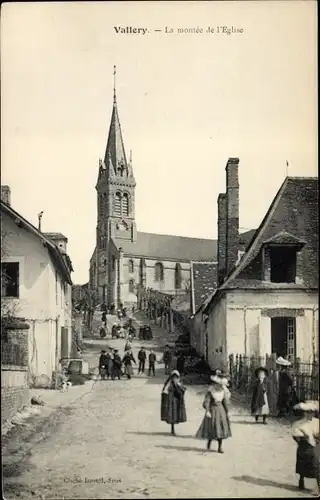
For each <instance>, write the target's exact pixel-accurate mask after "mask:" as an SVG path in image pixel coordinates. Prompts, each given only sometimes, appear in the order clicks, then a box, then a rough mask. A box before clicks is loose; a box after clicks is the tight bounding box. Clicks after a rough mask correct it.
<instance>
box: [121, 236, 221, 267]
mask: <svg viewBox="0 0 320 500" xmlns="http://www.w3.org/2000/svg"><path fill="white" fill-rule="evenodd" d="M115 243H116V245H117V247H118V248H120V247H121V248H122V249H123V251H124V253H125V254H127V255H132V256H135V257H147V258H148V257H149V258H152V259H159V260H162V259H163V260H175V261H183V262H184V261H191V260H203V261H208V260H210V261H214V260H216V259H217V241H216V240H209V239H204V238H188V237H186V236H173V235H168V234H153V233H143V232H138V233H137V241H136V242H132V241H127V240H122V239H116V240H115Z"/></svg>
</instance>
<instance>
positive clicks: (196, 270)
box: [191, 262, 218, 313]
mask: <svg viewBox="0 0 320 500" xmlns="http://www.w3.org/2000/svg"><path fill="white" fill-rule="evenodd" d="M191 272H192V305H193V311H192V312H193V313H195V312H197V310H198V309H199V307H200V306H201V305H202V304H203V303H204V302H205V301H206V300H207V298H208V297H209V295H210V294H212V293H213V292H214V290H216V288H217V278H218V264H217V262H201V263H200V262H192V267H191Z"/></svg>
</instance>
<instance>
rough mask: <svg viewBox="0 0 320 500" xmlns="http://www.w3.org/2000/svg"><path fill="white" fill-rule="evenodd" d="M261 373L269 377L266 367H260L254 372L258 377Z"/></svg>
mask: <svg viewBox="0 0 320 500" xmlns="http://www.w3.org/2000/svg"><path fill="white" fill-rule="evenodd" d="M259 372H264V373H265V374H266V377H267V376H268V375H269V371H268V370H267V369H266V368H265V367H264V366H259V368H257V369H256V370H255V371H254V376H255V377H257V376H258V375H259Z"/></svg>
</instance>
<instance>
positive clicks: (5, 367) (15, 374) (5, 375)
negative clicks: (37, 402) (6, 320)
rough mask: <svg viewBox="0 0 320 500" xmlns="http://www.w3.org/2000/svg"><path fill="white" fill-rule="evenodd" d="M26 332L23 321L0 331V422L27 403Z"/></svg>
mask: <svg viewBox="0 0 320 500" xmlns="http://www.w3.org/2000/svg"><path fill="white" fill-rule="evenodd" d="M28 334H29V325H28V324H26V323H25V322H24V321H17V322H15V323H13V324H10V325H7V326H6V327H5V328H3V329H2V331H1V424H2V423H3V422H5V421H6V420H8V419H10V418H12V417H13V416H14V415H15V414H16V413H17V412H18V411H19V410H20V409H21V408H22V407H23V406H24V405H26V404H28V403H29V384H28Z"/></svg>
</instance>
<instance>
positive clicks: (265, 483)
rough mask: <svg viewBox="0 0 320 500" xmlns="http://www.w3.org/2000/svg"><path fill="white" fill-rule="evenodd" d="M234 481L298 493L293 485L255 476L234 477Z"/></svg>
mask: <svg viewBox="0 0 320 500" xmlns="http://www.w3.org/2000/svg"><path fill="white" fill-rule="evenodd" d="M232 479H235V480H236V481H241V482H244V483H250V484H255V485H256V486H270V487H271V488H280V489H282V490H288V491H294V492H297V487H296V486H294V485H292V484H285V483H278V482H277V481H271V480H270V479H263V478H260V477H253V476H234V477H232Z"/></svg>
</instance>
